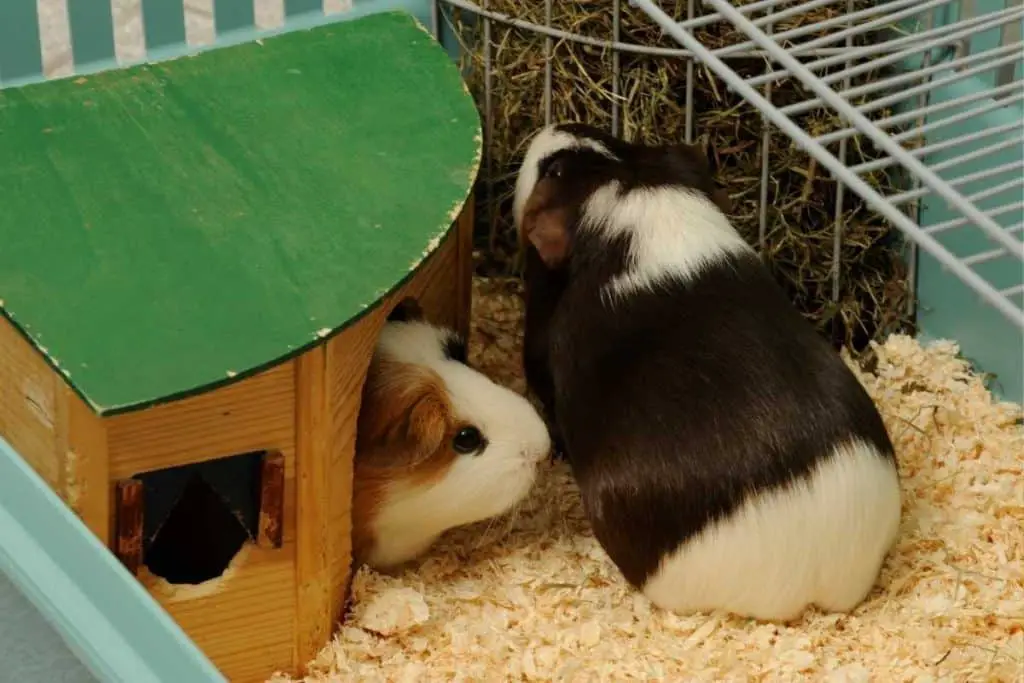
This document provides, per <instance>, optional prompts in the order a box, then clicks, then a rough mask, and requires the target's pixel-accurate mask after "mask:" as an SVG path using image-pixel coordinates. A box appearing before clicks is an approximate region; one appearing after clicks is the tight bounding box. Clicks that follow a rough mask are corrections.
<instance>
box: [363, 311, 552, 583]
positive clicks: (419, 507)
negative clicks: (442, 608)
mask: <svg viewBox="0 0 1024 683" xmlns="http://www.w3.org/2000/svg"><path fill="white" fill-rule="evenodd" d="M452 334H453V333H452V332H451V331H449V330H446V329H444V328H440V327H435V326H432V325H430V324H428V323H425V322H419V321H416V322H391V323H388V324H387V325H386V326H385V327H384V329H383V331H382V332H381V335H380V337H379V339H378V342H377V344H378V345H377V352H378V353H379V354H381V355H382V356H383V357H387V358H390V359H392V360H395V361H398V362H402V363H410V364H414V365H420V366H425V367H428V368H430V369H432V370H434V371H435V372H436V373H437V374H438V375H439V376H440V377H441V379H442V380H443V381H444V384H445V387H446V389H447V392H448V397H449V400H450V401H451V405H452V407H453V408H454V410H455V414H456V415H457V416H458V417H459V418H460V419H462V420H465V421H467V422H469V423H471V424H472V425H473V426H475V427H477V428H478V429H479V430H480V432H481V433H482V434H483V436H484V438H485V439H486V440H487V446H486V448H485V449H484V450H483V452H482V453H481V454H479V455H458V454H456V457H455V460H454V462H452V464H451V466H450V468H449V469H448V471H447V472H445V473H444V475H443V476H441V477H439V478H438V479H437V480H436V481H434V482H432V483H429V484H424V485H410V484H406V483H402V482H397V483H395V484H393V485H391V486H389V487H388V489H387V493H386V495H385V499H384V500H383V501H382V503H381V505H380V507H379V509H378V514H377V516H376V518H375V520H374V532H375V534H374V535H375V538H376V544H375V547H374V550H373V551H372V553H371V556H370V557H368V558H367V561H368V562H369V563H370V564H371V565H375V566H388V565H393V564H397V563H400V562H404V561H406V560H408V559H411V558H412V557H414V556H416V555H419V554H420V553H422V552H423V551H425V550H426V549H427V548H428V547H429V546H430V545H431V544H432V543H433V542H434V541H435V540H436V539H437V538H438V536H440V535H441V534H442V533H443V532H444V531H446V530H448V529H450V528H453V527H456V526H461V525H464V524H470V523H473V522H478V521H481V520H484V519H488V518H490V517H494V516H497V515H500V514H502V513H504V512H506V511H508V510H509V509H510V508H512V507H513V506H515V505H516V504H517V503H518V502H519V501H521V500H522V499H523V498H524V497H525V496H526V495H527V494H528V493H529V491H530V489H531V487H532V486H533V483H534V480H535V478H536V474H537V465H538V463H540V462H541V461H542V460H544V459H545V458H546V457H547V456H548V454H549V452H550V450H551V442H550V437H549V435H548V430H547V426H546V425H545V424H544V421H543V420H542V419H541V417H540V416H539V414H538V413H537V411H536V410H535V409H534V407H533V405H532V404H530V402H529V401H527V400H526V398H524V397H523V396H521V395H519V394H517V393H516V392H514V391H512V390H511V389H508V388H506V387H503V386H501V385H499V384H497V383H495V382H493V381H491V380H490V379H489V378H488V377H487V376H485V375H483V374H482V373H480V372H478V371H476V370H474V369H472V368H470V367H468V366H467V365H465V364H463V363H460V362H458V361H455V360H450V359H448V358H446V357H445V354H444V343H445V341H446V340H447V339H448V338H449V336H451V335H452Z"/></svg>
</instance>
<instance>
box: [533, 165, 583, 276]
mask: <svg viewBox="0 0 1024 683" xmlns="http://www.w3.org/2000/svg"><path fill="white" fill-rule="evenodd" d="M562 170H563V169H562V161H561V160H559V159H555V160H553V161H552V162H551V163H550V164H549V165H547V166H546V167H545V168H544V174H543V175H542V176H541V178H540V179H539V180H538V181H537V184H536V185H534V188H533V192H532V193H530V198H529V199H528V200H527V201H526V207H525V208H524V209H523V226H522V235H521V239H522V240H524V241H525V242H529V243H530V244H532V245H533V247H534V249H536V250H537V254H538V255H539V256H540V259H541V261H543V262H544V265H545V266H547V267H548V268H558V267H559V266H561V265H562V264H563V263H564V262H565V260H566V258H568V256H569V247H570V242H571V240H570V236H569V222H570V220H571V219H572V208H571V207H570V206H567V205H566V204H565V203H564V202H563V201H561V200H563V198H562V197H560V196H559V184H560V183H561V179H562Z"/></svg>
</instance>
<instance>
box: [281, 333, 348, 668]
mask: <svg viewBox="0 0 1024 683" xmlns="http://www.w3.org/2000/svg"><path fill="white" fill-rule="evenodd" d="M361 323H362V321H361ZM363 327H364V324H357V325H355V326H353V327H351V328H349V330H353V331H356V332H358V331H359V330H361V329H363ZM349 330H347V331H349ZM343 334H344V333H343ZM325 356H326V350H325V347H324V346H320V347H317V348H316V349H313V350H312V351H309V352H307V353H305V354H304V355H302V356H300V357H299V358H298V359H297V360H296V362H295V367H296V372H295V457H296V463H295V473H296V474H295V483H296V530H295V533H296V557H295V571H296V582H297V586H296V589H297V591H296V592H297V597H296V601H297V602H296V604H297V607H298V612H297V614H296V634H295V660H296V662H297V663H298V664H299V665H300V666H301V665H302V663H304V662H306V661H308V660H309V659H310V658H312V656H313V655H315V654H316V652H317V651H318V650H319V649H320V648H321V647H323V645H324V643H326V642H327V640H328V638H330V635H331V631H332V627H333V620H332V618H331V617H332V606H331V604H330V601H331V582H330V581H331V577H330V575H329V567H330V557H331V554H332V552H333V551H334V547H333V543H332V538H331V528H330V520H329V510H330V506H331V500H332V498H333V497H334V496H336V495H339V494H338V492H337V490H336V489H335V488H334V484H335V482H334V481H333V480H332V479H331V474H332V473H331V471H330V455H329V449H330V448H331V445H332V444H331V442H330V438H331V434H330V426H331V424H330V408H329V406H328V403H327V401H328V396H327V385H326V376H325V375H326V371H327V362H326V360H325Z"/></svg>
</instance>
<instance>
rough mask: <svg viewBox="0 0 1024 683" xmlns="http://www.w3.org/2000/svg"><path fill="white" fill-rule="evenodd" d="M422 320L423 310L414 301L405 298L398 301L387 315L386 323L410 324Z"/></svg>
mask: <svg viewBox="0 0 1024 683" xmlns="http://www.w3.org/2000/svg"><path fill="white" fill-rule="evenodd" d="M418 320H423V309H422V308H421V307H420V304H419V302H418V301H416V299H413V298H412V297H411V296H407V297H405V298H404V299H402V300H401V301H399V302H398V303H397V304H396V305H395V307H394V308H392V309H391V313H389V314H388V322H410V321H418Z"/></svg>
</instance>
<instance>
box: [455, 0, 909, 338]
mask: <svg viewBox="0 0 1024 683" xmlns="http://www.w3.org/2000/svg"><path fill="white" fill-rule="evenodd" d="M749 1H750V0H746V1H745V2H739V3H735V4H740V5H742V4H748V3H749ZM789 4H791V3H782V5H780V9H782V8H783V6H784V5H789ZM872 4H873V3H871V2H870V1H869V0H857V2H856V7H857V8H858V9H860V8H863V7H865V6H870V5H872ZM552 5H553V15H552V17H553V18H552V26H553V27H555V28H558V29H561V30H564V31H569V32H573V33H577V34H581V35H584V36H588V37H592V38H595V39H600V40H611V39H612V37H613V33H612V11H611V3H610V2H608V0H600V1H598V0H574V1H571V2H570V1H565V0H558V1H556V2H554V3H552ZM621 5H622V22H621V26H622V28H621V34H620V41H621V42H625V43H632V44H638V45H647V46H658V47H664V48H676V49H678V48H679V47H680V46H679V45H678V44H677V43H675V42H674V41H673V40H672V39H671V38H670V37H667V36H662V35H661V33H660V30H659V29H658V28H657V26H655V25H654V24H653V22H651V20H650V19H648V18H647V17H646V15H644V14H643V13H642V12H640V11H639V10H636V9H633V8H631V7H629V6H628V4H627V3H626V2H625V0H623V2H622V3H621ZM697 5H698V7H699V6H700V3H697ZM661 6H662V8H663V9H664V10H665V11H666V12H668V13H669V14H672V15H673V16H675V17H677V18H680V19H684V18H685V17H686V6H687V2H686V1H685V0H671V1H669V2H663V3H661ZM487 7H488V9H490V10H492V11H495V12H500V13H503V14H506V15H508V16H511V17H515V18H518V19H522V20H526V21H531V22H534V23H539V24H543V23H544V2H543V0H490V2H488V3H487ZM845 10H846V3H833V4H831V5H829V6H827V7H823V8H820V9H818V10H814V11H811V12H805V13H803V14H801V15H800V16H799V17H796V18H794V19H790V20H785V21H780V22H778V23H777V25H776V27H775V31H776V32H781V31H784V30H788V29H791V28H796V27H799V26H805V25H808V24H810V23H813V22H818V21H821V20H823V19H826V18H831V17H833V16H836V15H837V14H839V13H842V12H844V11H845ZM452 16H453V18H452V19H451V21H450V25H451V26H452V27H453V30H454V31H455V33H456V34H457V35H458V36H459V37H460V39H461V41H462V44H463V46H464V50H463V52H464V53H465V54H464V55H463V57H462V59H463V68H464V71H465V73H466V74H467V80H468V82H469V84H470V87H471V90H472V91H473V92H474V95H475V96H476V98H477V101H478V103H479V104H480V107H481V110H483V108H484V107H485V104H486V100H485V96H486V93H485V84H484V49H483V45H484V43H483V33H482V32H483V27H482V22H480V21H479V20H476V19H475V18H474V17H471V16H469V15H467V14H466V13H461V14H460V13H459V12H458V11H455V12H454V14H453V15H452ZM490 30H491V37H492V39H491V43H492V46H493V47H492V50H491V64H492V70H493V76H492V91H491V95H490V97H491V107H490V111H491V115H492V124H491V125H492V126H493V130H492V133H491V138H490V140H489V145H488V152H489V154H490V159H489V160H486V159H485V161H487V165H486V166H485V168H484V169H483V171H482V182H481V183H480V184H479V186H478V188H477V199H478V202H479V205H478V207H477V216H478V218H479V224H478V228H477V235H478V244H479V246H480V247H481V249H482V251H483V255H484V259H483V260H482V262H481V263H480V264H479V267H478V273H480V274H484V275H486V274H495V275H505V274H511V273H512V272H514V271H515V257H516V253H515V252H516V241H515V239H514V231H513V229H512V226H511V218H510V216H511V195H512V183H513V182H514V177H513V174H514V172H515V170H516V168H517V166H518V163H519V160H520V158H521V154H522V152H523V148H524V142H525V140H526V138H527V136H528V135H529V134H530V133H531V132H532V131H534V130H535V129H536V128H537V127H538V126H540V125H543V122H544V106H543V89H544V78H545V74H544V64H545V52H544V42H545V39H544V37H543V36H542V35H539V34H537V33H535V32H531V31H526V30H523V29H519V28H516V27H511V26H509V25H507V24H501V23H498V22H492V23H491V28H490ZM694 33H695V36H696V37H697V38H698V39H700V40H701V41H702V43H703V44H704V45H706V46H708V47H711V48H718V47H724V46H726V45H732V44H736V43H737V42H741V41H742V40H743V38H744V36H742V35H741V34H738V33H737V32H736V31H735V30H733V29H731V28H730V27H728V26H726V25H724V24H722V23H721V22H719V23H714V24H710V25H708V26H705V27H703V28H700V29H698V30H696V31H695V32H694ZM816 37H818V36H817V35H811V36H808V37H807V38H806V39H811V38H816ZM800 40H805V39H803V38H801V39H800ZM857 44H858V45H859V44H863V39H859V40H858V42H857ZM837 46H839V45H835V46H834V47H837ZM553 54H554V58H553V59H552V71H553V75H552V83H553V89H552V90H553V92H552V119H553V120H555V121H560V120H584V121H588V122H591V123H594V124H595V125H598V126H602V127H605V128H606V129H608V130H611V125H612V114H611V111H612V103H613V101H616V100H617V101H618V102H619V108H620V112H621V114H620V116H621V119H620V120H621V121H622V130H623V131H624V133H625V134H626V135H627V136H628V137H630V138H633V139H641V140H644V141H646V142H652V143H653V142H679V141H682V140H684V139H685V125H686V124H685V101H686V77H687V65H686V60H684V59H682V58H678V57H675V58H673V57H650V56H644V55H638V54H630V53H626V52H622V53H620V69H621V87H620V89H619V92H620V93H621V95H620V96H619V97H618V98H616V97H615V96H614V95H613V91H612V74H613V70H612V52H611V51H610V50H603V49H601V48H597V47H593V46H587V45H582V44H579V43H575V42H569V41H556V42H555V46H554V52H553ZM726 61H727V63H729V64H730V65H731V66H732V67H733V69H734V70H736V71H737V73H739V74H740V75H741V76H744V77H750V76H755V75H760V74H761V73H763V72H764V70H765V61H764V59H763V58H727V59H726ZM841 66H842V65H840V67H841ZM838 68H839V67H836V68H833V69H831V70H829V71H826V72H822V73H834V72H835V71H836V70H837V69H838ZM693 72H694V86H693V94H694V127H693V130H694V139H695V140H699V141H700V142H701V143H702V144H705V145H710V148H711V149H712V150H713V153H714V157H715V161H716V164H717V167H718V168H717V173H718V174H719V179H720V182H721V183H722V185H723V186H725V187H726V188H727V190H728V192H729V194H730V195H731V197H732V199H733V202H734V204H735V209H734V218H735V221H736V224H737V227H738V228H739V229H740V231H741V232H742V233H743V235H744V236H745V237H746V238H747V240H748V241H749V242H750V243H751V244H755V245H758V244H759V243H760V240H759V206H760V193H761V187H762V182H761V157H762V137H763V123H762V118H761V115H760V114H759V113H758V112H757V111H756V110H755V109H754V108H753V107H751V106H750V105H748V104H746V103H744V102H743V101H742V100H741V99H740V97H739V96H738V95H736V94H734V93H732V92H729V91H728V90H727V89H726V87H725V86H724V84H723V83H721V82H720V81H719V80H718V79H717V78H716V77H715V76H714V75H713V74H711V73H710V72H708V71H707V70H706V69H705V68H704V67H703V66H702V65H699V64H698V65H696V66H695V68H694V69H693ZM879 76H880V74H879V72H878V71H874V70H873V71H869V72H867V73H865V74H863V75H861V76H858V77H856V78H854V79H853V80H852V81H851V83H850V85H851V86H857V85H860V84H862V83H864V82H869V81H874V80H877V79H878V78H879ZM810 97H811V94H810V93H809V92H808V91H806V90H805V89H804V88H803V87H802V86H801V85H800V84H799V83H797V82H794V81H792V80H783V81H780V82H779V83H777V84H776V85H775V86H773V90H772V94H771V98H772V101H773V102H775V103H778V104H780V105H786V104H791V103H796V102H799V101H803V100H806V99H809V98H810ZM854 101H855V102H856V103H859V101H858V100H854ZM888 113H889V110H886V109H882V110H879V111H877V112H874V113H873V114H872V116H884V115H886V114H888ZM794 120H795V122H796V123H797V124H799V125H800V126H801V127H802V128H804V130H806V131H808V132H810V133H811V134H813V135H820V134H824V133H828V132H831V131H834V130H839V129H841V128H843V127H844V126H843V125H842V123H841V122H840V121H839V120H838V118H837V117H836V116H834V115H833V114H832V113H831V112H829V111H824V110H811V111H809V112H807V113H806V114H802V115H797V116H795V117H794ZM829 149H830V151H832V152H833V154H836V155H837V156H838V155H839V144H838V143H835V144H833V145H831V146H830V148H829ZM769 150H770V151H769V153H768V157H769V181H768V185H769V187H768V202H767V203H768V206H767V223H766V235H765V236H764V244H763V246H764V251H763V253H764V256H765V258H766V259H767V261H768V263H769V264H771V266H772V270H773V272H774V274H775V276H776V278H777V280H778V281H779V282H780V284H782V285H783V286H784V287H785V288H786V291H787V292H788V293H789V295H790V297H791V299H792V300H793V301H794V303H795V304H796V306H797V307H798V308H799V309H800V310H801V312H803V313H804V314H805V315H806V317H807V318H809V319H810V320H811V321H812V322H813V323H814V324H815V325H816V326H817V327H818V329H819V330H820V331H821V332H822V334H824V335H826V336H827V337H829V338H831V339H832V340H833V341H834V342H836V343H837V344H838V342H843V343H845V344H846V346H848V347H849V348H851V349H853V350H855V351H860V350H862V349H864V348H865V347H866V346H867V342H868V341H869V340H880V339H883V338H884V337H885V336H886V335H887V334H888V333H890V332H892V331H896V330H900V329H908V327H907V326H908V325H909V319H908V318H907V316H906V313H905V311H906V309H907V296H908V293H907V286H906V268H905V265H904V261H903V260H902V258H901V256H900V254H899V252H898V248H899V245H898V244H897V243H896V241H895V240H893V239H891V237H892V236H891V235H890V228H889V226H888V224H887V223H886V222H885V221H884V220H883V219H882V218H881V217H880V216H878V215H875V214H874V212H873V211H872V210H870V209H869V208H867V207H866V205H865V204H864V202H863V201H861V200H860V199H859V198H857V197H856V196H854V195H853V194H852V192H850V191H849V190H847V191H846V192H845V193H844V210H843V211H842V213H841V215H840V221H839V222H840V224H841V226H842V228H841V229H842V232H843V246H842V250H841V252H840V254H839V268H840V273H839V292H838V297H837V298H836V302H837V303H833V291H832V290H833V282H832V279H833V278H832V270H833V267H834V265H835V258H834V255H833V249H834V247H833V241H834V229H833V223H834V219H835V216H834V212H835V208H834V207H835V198H836V194H837V186H836V182H835V181H834V180H833V179H832V178H831V176H830V175H829V173H828V172H827V170H825V169H823V168H820V167H819V166H818V165H817V164H816V163H815V162H814V161H813V160H812V159H811V158H810V157H809V156H808V155H807V154H805V153H804V152H802V151H801V150H800V149H799V148H798V147H797V146H796V145H794V144H793V143H791V142H790V140H789V138H788V137H786V136H785V135H784V134H782V133H780V132H779V131H778V130H775V129H774V128H773V129H772V130H771V135H770V142H769ZM880 156H881V155H880V154H879V153H877V152H876V151H875V150H874V149H872V148H871V147H870V146H869V145H868V144H866V142H865V141H863V140H859V139H856V138H855V139H853V140H852V141H851V142H850V143H849V144H848V149H847V156H846V159H847V164H848V165H851V166H852V165H854V164H857V163H860V162H862V161H870V160H874V159H876V158H879V157H880ZM864 179H865V181H866V182H868V183H869V184H870V185H872V186H873V187H874V188H875V189H878V190H880V191H882V193H883V194H887V193H889V191H890V189H891V186H892V183H893V180H892V179H890V178H889V177H887V176H886V175H885V173H884V172H881V171H879V172H874V173H870V174H867V175H866V176H865V177H864ZM490 190H493V193H490V192H489V191H490Z"/></svg>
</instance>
